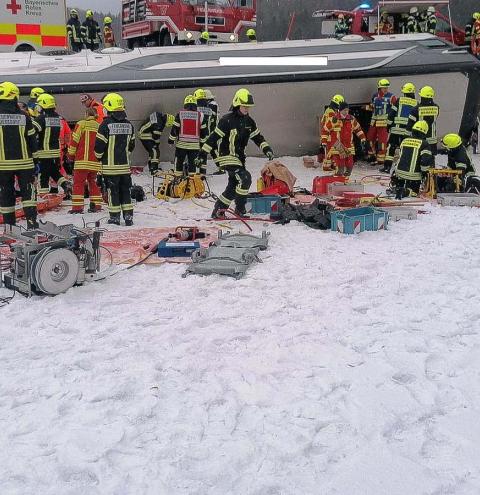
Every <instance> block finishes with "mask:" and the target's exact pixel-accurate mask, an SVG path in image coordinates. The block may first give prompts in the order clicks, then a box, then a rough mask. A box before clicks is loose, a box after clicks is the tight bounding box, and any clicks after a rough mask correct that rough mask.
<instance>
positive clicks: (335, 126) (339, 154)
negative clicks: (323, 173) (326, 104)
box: [327, 102, 367, 176]
mask: <svg viewBox="0 0 480 495" xmlns="http://www.w3.org/2000/svg"><path fill="white" fill-rule="evenodd" d="M327 127H328V129H329V130H330V143H331V146H330V155H331V159H332V162H333V163H334V165H335V167H336V169H337V174H338V175H345V176H349V175H350V174H351V173H352V169H353V165H354V158H355V143H354V140H353V136H354V135H356V136H357V138H358V139H359V140H360V142H361V143H362V146H363V147H364V146H365V145H366V142H367V138H366V136H365V134H364V132H363V130H362V128H361V127H360V124H359V123H358V120H357V119H356V118H355V117H354V116H353V115H350V109H349V107H348V103H346V102H343V103H340V106H339V109H338V112H337V113H336V114H335V115H334V116H333V118H332V119H331V121H330V122H329V123H328V124H327Z"/></svg>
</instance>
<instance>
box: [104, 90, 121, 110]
mask: <svg viewBox="0 0 480 495" xmlns="http://www.w3.org/2000/svg"><path fill="white" fill-rule="evenodd" d="M102 103H103V106H104V107H105V108H106V109H107V112H119V111H123V110H125V101H124V99H123V97H122V96H120V95H119V94H118V93H108V95H106V96H105V97H104V98H103V100H102Z"/></svg>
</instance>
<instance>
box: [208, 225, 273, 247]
mask: <svg viewBox="0 0 480 495" xmlns="http://www.w3.org/2000/svg"><path fill="white" fill-rule="evenodd" d="M269 236H270V233H269V232H266V231H265V230H264V231H262V236H261V237H258V236H256V235H252V234H241V233H238V234H231V233H230V232H225V233H224V232H223V231H222V230H220V232H219V233H218V239H217V240H216V241H214V242H213V244H214V245H215V246H222V247H232V248H258V249H260V251H265V249H267V248H268V238H269Z"/></svg>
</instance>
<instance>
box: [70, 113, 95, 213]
mask: <svg viewBox="0 0 480 495" xmlns="http://www.w3.org/2000/svg"><path fill="white" fill-rule="evenodd" d="M96 119H97V112H96V110H95V109H94V108H87V110H86V111H85V119H83V120H80V121H79V122H78V123H77V125H76V126H75V129H74V131H73V135H72V140H71V142H70V146H69V147H68V157H69V159H70V161H72V162H73V161H74V162H75V164H74V167H73V194H72V209H71V210H70V211H69V213H83V198H84V188H85V182H87V183H88V188H89V191H90V206H89V208H88V211H89V212H91V213H92V212H95V211H100V210H101V209H102V194H101V192H100V189H99V187H98V186H97V183H96V178H97V173H98V172H100V168H101V166H100V162H99V161H98V160H97V158H96V156H95V138H96V136H97V131H98V127H99V125H98V122H97V120H96Z"/></svg>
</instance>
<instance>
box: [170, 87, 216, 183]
mask: <svg viewBox="0 0 480 495" xmlns="http://www.w3.org/2000/svg"><path fill="white" fill-rule="evenodd" d="M206 132H207V125H206V123H204V122H203V115H202V114H201V112H199V111H198V110H197V100H196V99H195V97H194V96H193V95H188V96H187V97H186V98H185V100H184V102H183V110H180V112H178V113H177V115H176V116H175V120H174V122H173V125H172V130H171V131H170V136H169V137H168V144H175V176H177V177H182V176H183V177H187V176H188V175H190V176H192V175H194V174H195V173H196V167H197V163H196V158H197V156H198V153H199V151H200V142H201V141H202V140H203V139H205V137H206Z"/></svg>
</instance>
